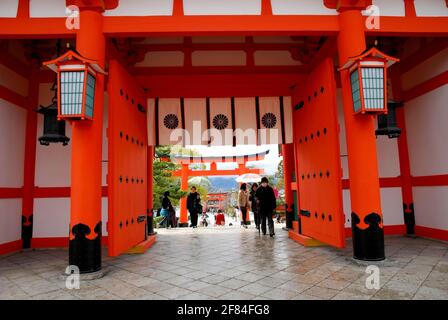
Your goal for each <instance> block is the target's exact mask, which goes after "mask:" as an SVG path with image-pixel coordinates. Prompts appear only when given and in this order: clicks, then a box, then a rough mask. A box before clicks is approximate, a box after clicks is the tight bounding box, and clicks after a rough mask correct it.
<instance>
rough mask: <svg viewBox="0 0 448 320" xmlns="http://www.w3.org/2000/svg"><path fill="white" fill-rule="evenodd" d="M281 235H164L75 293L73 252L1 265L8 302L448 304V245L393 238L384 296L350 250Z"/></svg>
mask: <svg viewBox="0 0 448 320" xmlns="http://www.w3.org/2000/svg"><path fill="white" fill-rule="evenodd" d="M276 233H277V235H276V238H275V239H270V238H269V237H259V236H258V234H257V232H255V229H253V228H249V229H248V230H245V229H241V228H239V227H236V228H232V227H230V228H228V227H226V228H222V229H221V228H220V229H215V228H198V229H195V230H191V229H189V228H183V229H171V230H162V229H161V230H160V231H159V234H158V241H157V243H156V244H155V245H154V246H153V247H152V248H151V249H150V250H149V251H148V252H146V253H145V254H141V255H123V256H120V257H116V258H113V257H108V256H107V250H105V251H104V253H103V265H104V266H107V268H108V270H109V272H108V273H107V274H106V276H105V277H103V278H101V279H96V280H93V281H82V283H81V289H80V290H67V289H66V288H65V281H64V280H61V278H60V275H61V274H62V273H63V271H64V270H65V267H66V264H67V261H66V260H67V254H68V253H67V250H66V249H55V250H36V251H30V252H22V253H17V254H13V255H10V256H5V257H0V299H51V300H54V299H95V300H106V299H148V300H154V299H155V300H158V299H161V300H162V299H193V300H195V299H206V300H209V299H237V300H238V299H254V300H272V299H296V300H304V299H335V300H342V299H344V300H346V299H350V300H361V299H374V300H378V299H448V297H447V295H448V244H447V243H444V242H437V241H432V240H429V239H422V238H416V239H411V238H405V237H386V255H387V260H386V262H385V263H384V264H378V265H379V268H380V289H379V290H375V289H374V290H371V289H367V288H366V283H365V282H366V279H367V277H368V274H367V273H366V272H365V270H366V266H363V265H360V264H358V263H356V262H355V261H354V260H353V259H352V250H351V243H350V240H348V241H347V246H346V248H345V249H334V248H331V247H316V248H305V247H302V246H300V245H298V244H297V243H295V242H294V241H292V240H291V239H289V238H288V234H287V233H286V232H284V231H282V230H277V232H276Z"/></svg>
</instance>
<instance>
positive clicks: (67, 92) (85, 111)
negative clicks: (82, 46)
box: [44, 50, 106, 120]
mask: <svg viewBox="0 0 448 320" xmlns="http://www.w3.org/2000/svg"><path fill="white" fill-rule="evenodd" d="M44 65H46V66H47V67H49V68H50V69H51V70H53V71H55V72H57V73H58V88H59V90H58V97H59V98H58V119H67V120H76V119H81V120H84V119H92V118H93V107H94V104H95V85H96V76H97V74H98V73H101V74H106V73H105V72H104V70H103V69H102V68H101V67H100V66H99V65H98V63H97V62H96V61H94V60H89V59H86V58H84V57H82V56H81V55H79V54H78V53H76V52H73V51H71V50H70V51H68V52H66V53H65V54H64V55H62V56H61V57H59V58H56V59H55V60H52V61H48V62H46V63H44Z"/></svg>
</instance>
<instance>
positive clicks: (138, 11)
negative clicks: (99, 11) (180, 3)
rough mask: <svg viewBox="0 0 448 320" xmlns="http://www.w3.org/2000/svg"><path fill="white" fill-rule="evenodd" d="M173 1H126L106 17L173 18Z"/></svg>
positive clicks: (106, 14)
mask: <svg viewBox="0 0 448 320" xmlns="http://www.w3.org/2000/svg"><path fill="white" fill-rule="evenodd" d="M172 14H173V0H125V1H120V4H119V5H118V7H117V8H115V9H113V10H108V11H106V12H105V13H104V15H105V16H171V15H172Z"/></svg>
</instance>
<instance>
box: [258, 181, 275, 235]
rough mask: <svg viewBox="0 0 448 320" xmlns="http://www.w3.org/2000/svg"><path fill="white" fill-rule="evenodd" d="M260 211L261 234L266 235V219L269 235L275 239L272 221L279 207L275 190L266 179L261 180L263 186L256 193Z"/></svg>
mask: <svg viewBox="0 0 448 320" xmlns="http://www.w3.org/2000/svg"><path fill="white" fill-rule="evenodd" d="M255 195H256V197H257V202H258V209H259V213H260V223H261V232H263V235H266V219H267V220H268V226H269V235H270V236H271V237H273V236H274V235H275V232H274V221H273V220H272V214H273V212H274V209H275V208H276V207H277V200H276V199H275V193H274V189H272V187H271V186H270V185H269V180H268V178H266V177H263V179H261V185H260V186H259V187H258V189H257V192H256V194H255Z"/></svg>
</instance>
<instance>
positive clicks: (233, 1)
mask: <svg viewBox="0 0 448 320" xmlns="http://www.w3.org/2000/svg"><path fill="white" fill-rule="evenodd" d="M184 14H185V15H259V14H261V1H260V0H244V1H241V0H226V1H222V0H184Z"/></svg>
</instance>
